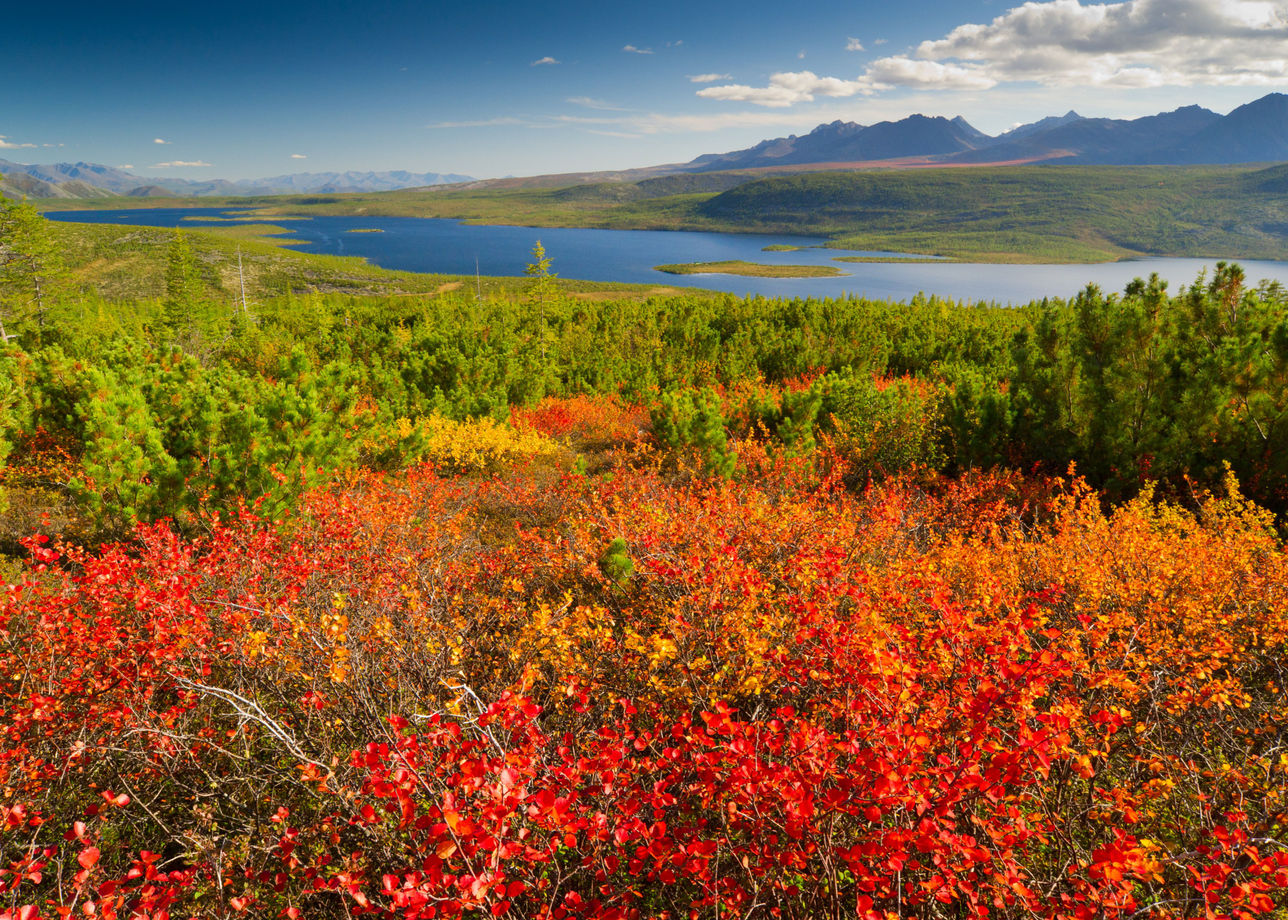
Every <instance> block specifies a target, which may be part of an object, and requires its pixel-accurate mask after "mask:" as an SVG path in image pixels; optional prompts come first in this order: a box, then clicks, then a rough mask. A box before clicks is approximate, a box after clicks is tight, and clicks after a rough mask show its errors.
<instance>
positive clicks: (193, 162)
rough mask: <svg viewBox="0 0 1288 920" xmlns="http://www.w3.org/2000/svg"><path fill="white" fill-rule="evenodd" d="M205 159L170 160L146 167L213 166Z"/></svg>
mask: <svg viewBox="0 0 1288 920" xmlns="http://www.w3.org/2000/svg"><path fill="white" fill-rule="evenodd" d="M213 165H214V164H213V163H207V162H206V161H205V160H171V161H169V162H168V163H153V164H152V165H151V166H149V167H148V169H175V168H177V167H180V166H213Z"/></svg>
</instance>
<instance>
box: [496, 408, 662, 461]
mask: <svg viewBox="0 0 1288 920" xmlns="http://www.w3.org/2000/svg"><path fill="white" fill-rule="evenodd" d="M510 424H511V425H512V426H513V427H514V428H515V429H517V430H520V431H523V430H533V431H536V432H538V433H540V434H542V435H545V436H546V437H547V438H553V439H555V440H563V441H565V442H566V443H568V444H569V445H570V446H571V447H572V448H573V449H574V450H577V451H581V452H585V451H604V450H609V449H611V448H614V447H625V446H628V445H631V444H635V443H636V442H639V441H640V440H642V439H643V438H644V437H645V436H646V434H647V432H648V428H649V415H648V411H647V410H646V409H644V408H643V407H642V406H638V405H631V404H629V403H626V402H624V401H623V400H622V399H620V398H619V397H617V396H613V395H599V394H596V395H577V396H565V397H558V396H548V397H546V398H545V399H543V400H542V401H541V402H539V403H537V404H536V405H533V406H512V407H511V408H510Z"/></svg>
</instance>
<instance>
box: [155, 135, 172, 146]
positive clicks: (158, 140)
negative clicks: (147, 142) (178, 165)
mask: <svg viewBox="0 0 1288 920" xmlns="http://www.w3.org/2000/svg"><path fill="white" fill-rule="evenodd" d="M152 143H154V144H168V143H170V142H169V141H164V140H162V139H161V138H159V137H154V138H152Z"/></svg>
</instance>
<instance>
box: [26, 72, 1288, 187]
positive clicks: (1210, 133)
mask: <svg viewBox="0 0 1288 920" xmlns="http://www.w3.org/2000/svg"><path fill="white" fill-rule="evenodd" d="M1282 161H1288V95H1285V94H1283V93H1270V94H1269V95H1266V96H1263V97H1261V98H1260V99H1257V100H1254V101H1253V102H1249V103H1247V104H1246V105H1241V106H1239V107H1238V108H1237V109H1235V110H1234V111H1232V112H1230V113H1229V114H1228V115H1220V114H1218V113H1216V112H1213V111H1211V110H1209V109H1205V108H1202V107H1200V106H1197V105H1188V106H1183V107H1181V108H1178V109H1176V110H1174V111H1171V112H1162V113H1160V114H1158V115H1149V116H1146V117H1143V118H1133V119H1122V118H1084V117H1082V116H1081V115H1079V114H1078V113H1077V112H1073V111H1070V112H1067V113H1065V114H1064V115H1059V116H1050V117H1047V118H1043V119H1041V120H1039V121H1035V122H1033V123H1031V124H1026V125H1019V126H1017V127H1015V128H1013V129H1012V130H1010V131H1007V132H1005V133H1003V134H998V135H995V136H994V135H989V134H985V133H984V132H983V131H980V130H978V129H977V128H975V127H974V126H973V125H971V124H970V123H969V122H967V121H966V119H964V118H962V117H960V116H958V117H956V118H944V117H941V116H936V117H929V116H926V115H909V116H908V117H907V118H903V119H900V120H899V121H883V122H879V123H877V124H873V125H861V124H856V123H854V122H846V121H834V122H831V123H830V124H824V125H819V126H818V127H817V128H815V129H814V130H813V131H811V132H809V133H808V134H805V135H801V136H797V135H791V136H790V137H779V138H773V139H770V140H766V141H761V142H760V143H759V144H756V145H755V146H753V147H748V148H746V149H745V150H734V151H731V152H728V153H712V154H705V155H703V156H700V157H697V158H696V159H694V160H692V161H690V162H688V163H676V164H669V165H664V166H650V167H642V168H639V169H632V170H622V171H618V172H598V173H594V172H592V173H567V174H563V175H549V176H529V177H526V178H513V177H507V178H505V179H484V180H478V179H473V178H471V177H470V176H462V175H454V174H442V173H413V172H406V171H403V170H394V171H388V172H354V171H351V172H343V173H340V172H328V173H293V174H289V175H283V176H272V177H269V178H265V179H245V180H238V181H229V180H226V179H211V180H206V181H193V180H189V179H168V178H144V177H141V176H136V175H134V174H133V173H130V172H128V171H126V170H124V169H117V168H114V167H111V166H101V165H98V164H94V163H57V164H54V165H43V166H42V165H36V166H29V165H23V164H21V163H11V162H8V161H5V160H0V177H2V178H0V192H3V193H5V194H8V195H14V196H24V195H25V196H27V197H30V198H101V197H110V196H118V195H119V196H127V197H135V198H140V197H142V198H160V197H175V196H180V197H188V196H203V195H227V196H258V195H291V194H295V195H298V194H315V193H324V194H331V193H341V192H384V191H395V190H397V189H407V188H422V187H426V186H442V185H449V184H458V183H464V185H462V186H461V188H464V189H489V188H494V189H501V188H560V187H569V186H583V185H589V184H597V183H607V182H614V183H620V182H636V181H639V180H649V179H655V178H660V177H666V176H673V177H678V176H681V175H684V174H689V175H692V174H695V173H713V172H734V173H741V172H745V171H749V170H750V171H755V172H760V173H782V172H798V171H803V170H828V169H856V168H864V167H895V168H898V167H904V168H910V167H925V166H981V165H986V164H989V165H1019V164H1031V163H1070V164H1084V165H1109V164H1112V165H1145V164H1153V165H1166V164H1205V163H1206V164H1236V163H1275V162H1282ZM735 178H736V177H735V176H727V177H723V178H721V177H714V176H713V177H711V180H710V181H711V182H715V183H716V184H717V185H719V186H720V187H721V188H726V187H728V186H729V184H730V182H733V184H737V183H736V181H733V180H734V179H735ZM718 179H719V180H720V181H717V180H718ZM725 180H727V181H725ZM704 181H706V180H704ZM668 187H669V186H668ZM688 190H690V191H693V190H698V189H697V188H696V187H695V188H693V189H688ZM709 190H710V189H709Z"/></svg>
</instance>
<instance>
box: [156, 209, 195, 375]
mask: <svg viewBox="0 0 1288 920" xmlns="http://www.w3.org/2000/svg"><path fill="white" fill-rule="evenodd" d="M201 295H202V284H201V273H200V272H199V271H198V270H197V261H196V259H195V258H194V257H193V255H192V247H191V246H189V245H188V237H187V236H186V235H185V234H184V233H183V232H182V231H178V230H176V231H175V234H174V237H173V238H172V239H171V240H170V248H169V250H168V251H167V253H166V270H165V300H164V302H163V303H162V312H161V324H162V325H163V326H164V327H165V342H166V344H168V345H169V346H170V347H172V348H178V349H181V350H183V351H192V350H193V348H194V347H195V346H196V345H197V340H198V335H197V312H198V310H199V308H200V306H201V300H202V296H201Z"/></svg>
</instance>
